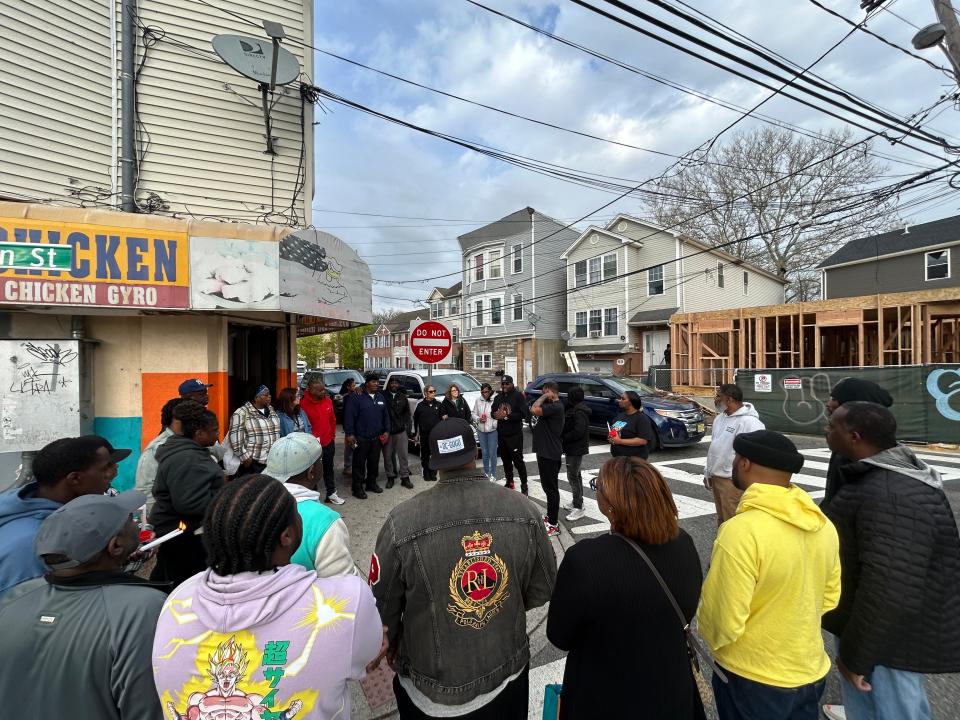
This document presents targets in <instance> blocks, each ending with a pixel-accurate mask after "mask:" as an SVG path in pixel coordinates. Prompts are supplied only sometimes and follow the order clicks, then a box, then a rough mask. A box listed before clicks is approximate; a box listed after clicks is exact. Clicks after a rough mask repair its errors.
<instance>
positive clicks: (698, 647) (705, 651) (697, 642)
mask: <svg viewBox="0 0 960 720" xmlns="http://www.w3.org/2000/svg"><path fill="white" fill-rule="evenodd" d="M611 534H612V535H616V536H617V537H618V538H620V539H621V540H623V541H624V542H625V543H627V544H628V545H629V546H630V547H632V548H633V549H634V550H635V551H636V553H637V555H639V556H640V557H641V558H643V561H644V562H645V563H646V564H647V567H648V568H650V572H652V573H653V576H654V577H655V578H656V579H657V582H658V583H660V587H661V588H663V593H664V595H666V596H667V599H668V600H669V601H670V604H671V605H673V609H674V612H676V613H677V617H678V618H680V624H681V625H682V626H683V634H684V636H685V637H686V639H687V650H688V652H689V654H690V661H691V662H692V663H693V666H694V668H695V669H696V670H698V671H699V670H700V663H699V662H698V658H703V659H704V660H705V661H706V663H707V665H708V666H709V667H710V669H711V670H712V671H713V672H714V673H715V674H716V675H717V677H719V678H720V680H721V681H722V682H724V683H726V682H727V676H726V674H725V673H724V672H723V670H722V669H721V668H720V666H719V665H717V663H716V661H715V660H714V659H713V654H712V653H711V652H710V650H709V648H707V646H706V644H705V643H704V642H703V640H701V639H700V638H699V637H697V634H696V633H695V632H694V631H693V628H691V627H690V623H688V622H687V619H686V618H685V617H684V615H683V611H682V610H681V609H680V605H679V604H678V603H677V599H676V598H675V597H674V596H673V593H672V592H670V588H668V587H667V583H666V582H665V581H664V579H663V576H662V575H661V574H660V571H659V570H657V568H656V567H655V566H654V564H653V562H651V560H650V558H649V557H647V554H646V553H645V552H644V551H643V548H641V547H640V546H639V545H637V543H635V542H634V541H633V540H631V539H630V538H628V537H627V536H626V535H621V534H620V533H611Z"/></svg>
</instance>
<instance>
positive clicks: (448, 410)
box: [440, 383, 472, 422]
mask: <svg viewBox="0 0 960 720" xmlns="http://www.w3.org/2000/svg"><path fill="white" fill-rule="evenodd" d="M444 395H446V397H445V398H444V399H443V403H442V409H441V411H440V414H441V415H442V416H443V419H444V420H447V419H448V418H460V419H461V420H466V421H467V422H472V415H471V413H470V406H469V405H467V401H466V400H464V399H463V396H462V395H461V394H460V388H459V387H457V386H456V385H454V384H453V383H450V387H448V388H447V391H446V392H445V393H444Z"/></svg>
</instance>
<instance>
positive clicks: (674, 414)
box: [654, 408, 681, 418]
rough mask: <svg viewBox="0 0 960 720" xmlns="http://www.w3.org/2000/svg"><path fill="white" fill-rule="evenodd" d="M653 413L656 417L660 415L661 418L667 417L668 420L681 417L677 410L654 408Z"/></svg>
mask: <svg viewBox="0 0 960 720" xmlns="http://www.w3.org/2000/svg"><path fill="white" fill-rule="evenodd" d="M654 412H655V413H656V414H657V415H662V416H663V417H668V418H679V417H681V414H680V411H679V410H660V409H659V408H655V409H654Z"/></svg>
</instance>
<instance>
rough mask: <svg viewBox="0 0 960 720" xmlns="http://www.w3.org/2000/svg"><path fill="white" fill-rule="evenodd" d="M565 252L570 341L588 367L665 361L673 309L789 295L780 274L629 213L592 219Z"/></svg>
mask: <svg viewBox="0 0 960 720" xmlns="http://www.w3.org/2000/svg"><path fill="white" fill-rule="evenodd" d="M561 258H562V259H563V261H564V262H565V263H566V282H567V289H568V290H569V295H568V298H567V313H566V319H567V324H566V330H567V334H568V335H569V340H568V343H567V345H568V349H570V350H574V351H576V353H577V358H578V361H579V365H580V370H581V371H584V372H599V373H615V374H620V375H630V374H640V373H642V372H644V371H645V370H646V369H647V368H649V367H650V366H651V365H660V364H663V362H664V353H665V352H666V351H667V347H668V345H669V343H670V329H669V327H670V326H669V320H670V316H671V315H673V314H674V313H687V312H698V311H701V310H719V309H724V308H736V307H743V306H750V305H775V304H777V303H782V302H783V301H784V287H785V285H786V282H785V281H784V280H783V279H781V278H779V277H777V276H776V275H773V274H771V273H769V272H767V271H765V270H762V269H760V268H758V267H756V266H755V265H751V264H749V263H746V262H744V261H743V260H740V259H739V258H736V257H734V256H732V255H728V254H727V253H725V252H723V251H722V250H716V249H713V248H710V247H707V246H705V245H702V244H701V243H698V242H695V241H693V240H691V239H689V238H686V237H683V236H682V235H679V234H677V233H673V232H669V231H667V230H663V229H661V228H658V227H656V226H655V225H652V224H651V223H649V222H647V221H645V220H640V219H638V218H634V217H631V216H629V215H622V214H621V215H618V216H617V217H615V218H614V219H613V220H611V221H610V222H608V223H607V224H606V226H604V227H596V226H590V227H589V228H587V229H586V230H584V231H583V233H581V234H580V236H579V237H578V238H576V240H575V241H574V242H573V244H571V245H570V246H569V247H567V248H566V249H565V251H564V252H563V253H562V254H561ZM638 271H639V272H638Z"/></svg>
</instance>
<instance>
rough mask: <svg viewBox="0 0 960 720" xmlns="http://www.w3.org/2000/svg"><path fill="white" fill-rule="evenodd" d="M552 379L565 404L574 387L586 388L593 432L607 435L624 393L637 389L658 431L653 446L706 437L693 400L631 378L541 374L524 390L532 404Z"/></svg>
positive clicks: (579, 374) (700, 415)
mask: <svg viewBox="0 0 960 720" xmlns="http://www.w3.org/2000/svg"><path fill="white" fill-rule="evenodd" d="M548 380H553V381H554V382H555V383H557V385H558V386H559V388H560V393H559V394H560V398H561V399H562V400H563V404H564V405H568V404H569V402H568V401H567V392H568V391H569V390H570V388H572V387H575V386H579V387H580V388H582V389H583V394H584V401H585V402H586V403H587V405H589V406H590V410H591V415H590V429H591V431H594V432H597V433H600V432H602V433H603V434H604V435H606V434H607V429H608V423H610V422H612V421H613V418H614V417H615V416H616V414H617V413H619V412H620V408H619V407H618V406H617V401H618V400H619V399H620V397H621V396H622V395H623V393H625V392H626V391H628V390H633V391H634V392H636V393H639V395H640V397H641V398H642V399H643V412H644V414H646V416H647V417H648V418H650V422H651V423H653V429H654V430H656V433H657V437H656V439H657V446H656V447H655V448H651V449H653V450H656V449H658V448H661V447H668V446H682V445H693V444H695V443H698V442H700V440H701V439H703V435H704V432H705V428H704V419H703V413H702V412H701V411H700V408H698V407H697V406H696V405H694V404H693V403H691V402H683V401H680V400H666V399H664V398H661V397H659V396H658V395H657V393H656V391H655V390H654V389H653V388H651V387H649V386H648V385H644V384H643V383H642V382H640V381H639V380H635V379H634V378H631V377H620V376H615V375H591V374H587V373H550V374H548V375H541V376H540V377H538V378H537V379H536V380H534V381H533V382H532V383H530V384H529V385H527V387H526V389H525V390H524V394H525V395H526V396H527V405H528V406H530V405H533V403H534V401H535V400H536V399H537V398H538V397H540V396H541V395H542V394H543V392H542V390H541V388H542V387H543V384H544V383H545V382H547V381H548ZM535 419H536V416H533V417H532V418H531V421H532V420H535ZM534 424H535V423H534Z"/></svg>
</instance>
